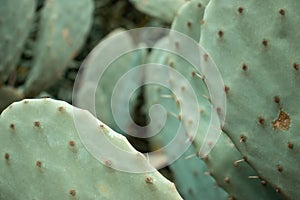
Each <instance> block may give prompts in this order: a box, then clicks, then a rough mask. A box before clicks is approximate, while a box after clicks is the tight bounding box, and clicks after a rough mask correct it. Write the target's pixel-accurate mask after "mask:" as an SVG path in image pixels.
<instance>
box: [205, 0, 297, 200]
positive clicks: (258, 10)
mask: <svg viewBox="0 0 300 200" xmlns="http://www.w3.org/2000/svg"><path fill="white" fill-rule="evenodd" d="M299 7H300V2H299V1H297V0H289V1H271V0H267V1H255V0H250V1H247V2H246V1H242V0H239V1H226V2H225V1H217V0H212V1H211V2H210V4H209V5H208V7H207V9H206V11H205V17H204V24H203V25H202V33H201V41H200V44H201V45H202V46H203V47H204V48H205V49H206V50H207V51H208V52H209V53H210V54H211V56H212V58H213V59H214V61H215V62H216V64H217V66H218V68H219V70H220V72H221V74H222V76H223V79H224V82H225V85H226V91H227V101H228V105H227V109H228V112H227V116H226V121H225V125H224V128H223V130H224V132H225V133H226V134H228V135H229V137H230V138H231V139H232V140H233V142H234V144H235V145H236V146H237V148H238V149H239V150H240V152H241V153H242V155H243V156H245V157H246V158H247V162H249V163H250V165H252V166H253V167H254V169H255V170H256V171H257V172H258V175H259V176H260V177H261V178H263V179H265V180H267V181H269V182H270V183H271V184H272V185H273V186H274V187H275V188H276V190H277V191H278V192H280V193H282V194H284V195H285V196H286V197H287V198H289V199H298V198H299V196H300V179H299V178H298V176H297V174H298V173H299V172H298V169H299V168H300V162H299V155H298V153H297V152H298V151H299V146H300V140H299V137H298V132H299V128H300V127H299V126H300V118H299V115H300V112H299V110H300V104H299V100H300V93H299V88H298V86H299V85H300V73H299V63H300V57H299V50H300V32H299V25H298V24H299V21H300V15H299V12H298V8H299Z"/></svg>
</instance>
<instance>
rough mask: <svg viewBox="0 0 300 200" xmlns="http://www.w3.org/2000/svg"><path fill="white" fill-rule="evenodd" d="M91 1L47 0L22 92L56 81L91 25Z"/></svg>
mask: <svg viewBox="0 0 300 200" xmlns="http://www.w3.org/2000/svg"><path fill="white" fill-rule="evenodd" d="M92 13H93V2H92V0H74V1H69V0H47V1H46V2H45V7H44V8H43V10H42V13H41V19H40V22H39V23H40V24H39V33H38V39H37V42H36V47H35V50H34V55H35V60H34V63H33V68H32V71H31V72H30V74H29V75H28V78H27V81H26V84H25V88H24V94H25V96H27V97H33V96H35V95H38V94H39V93H40V92H41V91H43V90H44V89H46V88H47V87H49V86H51V85H53V84H54V83H55V81H56V80H58V79H59V78H60V77H61V75H62V73H63V72H64V70H65V68H66V67H67V64H68V62H69V61H70V60H71V59H72V58H74V56H76V54H77V51H78V50H79V48H80V47H81V45H82V44H83V43H84V41H85V38H86V35H87V32H88V30H89V28H90V26H91V22H92Z"/></svg>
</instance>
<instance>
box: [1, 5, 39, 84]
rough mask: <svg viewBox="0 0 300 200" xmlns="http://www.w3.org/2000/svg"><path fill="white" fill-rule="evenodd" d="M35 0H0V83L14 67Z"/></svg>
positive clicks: (25, 36) (29, 23)
mask: <svg viewBox="0 0 300 200" xmlns="http://www.w3.org/2000/svg"><path fill="white" fill-rule="evenodd" d="M34 9H35V0H22V1H12V0H0V26H1V28H0V52H1V54H0V83H2V82H4V81H6V80H7V78H8V76H9V74H10V73H11V72H12V71H13V70H14V69H15V68H16V64H17V62H18V60H19V57H20V56H21V53H22V50H23V45H24V43H25V41H26V38H27V36H28V34H29V32H30V27H31V25H32V22H33V16H34Z"/></svg>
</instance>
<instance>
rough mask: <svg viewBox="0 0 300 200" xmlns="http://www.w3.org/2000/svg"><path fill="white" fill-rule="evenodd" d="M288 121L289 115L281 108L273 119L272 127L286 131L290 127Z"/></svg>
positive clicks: (289, 119)
mask: <svg viewBox="0 0 300 200" xmlns="http://www.w3.org/2000/svg"><path fill="white" fill-rule="evenodd" d="M290 123H291V118H290V116H289V115H288V114H287V113H286V112H284V111H282V110H281V111H280V113H279V116H278V118H277V119H276V120H275V121H273V128H274V129H275V130H283V131H287V130H289V128H290Z"/></svg>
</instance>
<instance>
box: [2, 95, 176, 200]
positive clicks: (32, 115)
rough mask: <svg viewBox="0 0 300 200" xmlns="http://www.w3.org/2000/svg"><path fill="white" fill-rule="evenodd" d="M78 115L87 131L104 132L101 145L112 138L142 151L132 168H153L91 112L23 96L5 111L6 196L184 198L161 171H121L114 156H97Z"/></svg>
mask: <svg viewBox="0 0 300 200" xmlns="http://www.w3.org/2000/svg"><path fill="white" fill-rule="evenodd" d="M75 116H76V117H79V118H80V122H81V123H82V124H81V125H85V126H86V131H87V132H86V133H94V132H97V133H95V134H97V135H99V137H102V140H99V145H98V146H97V147H98V148H102V150H104V151H106V150H105V149H103V148H104V147H103V146H102V145H103V142H104V140H107V139H108V140H109V141H110V142H111V143H112V144H113V145H117V146H118V147H119V148H120V149H122V150H124V151H127V152H130V153H132V154H133V155H136V156H137V159H136V161H137V162H136V163H127V165H128V166H129V167H130V166H133V165H134V166H135V167H138V166H141V167H143V166H146V167H147V166H148V167H150V168H151V166H149V162H148V161H147V159H146V158H145V157H144V156H141V154H140V153H139V152H137V151H136V150H135V149H134V148H133V147H132V146H131V145H130V144H129V143H128V141H127V140H126V139H125V137H123V136H121V135H119V134H117V133H115V132H114V131H112V130H111V129H110V128H108V127H106V125H104V124H102V122H100V121H98V120H97V119H96V118H94V117H93V116H92V115H91V114H89V113H88V112H87V111H84V110H80V109H78V108H75V107H73V106H71V105H69V104H67V103H65V102H62V101H57V100H51V99H36V100H23V101H21V102H18V103H14V104H12V105H10V106H9V107H8V108H7V109H6V110H5V111H4V112H3V113H2V114H1V116H0V133H1V134H0V146H1V155H2V157H1V161H0V199H1V200H2V199H3V200H6V199H11V200H18V199H36V200H38V199H47V200H52V199H55V200H56V199H61V200H65V199H95V200H96V199H170V200H173V199H181V197H180V196H179V194H178V193H177V192H176V189H175V186H174V184H172V183H171V182H169V181H168V180H167V179H165V178H164V177H163V176H162V175H160V174H159V173H158V172H157V171H153V172H146V173H128V172H121V171H118V170H115V168H114V167H115V166H116V162H115V161H114V158H113V157H114V155H111V156H109V157H106V158H103V159H104V160H103V161H105V162H104V163H101V162H99V161H98V160H96V159H95V157H93V156H92V155H91V154H90V153H89V152H88V151H87V150H86V147H85V146H84V145H83V143H82V140H80V138H79V135H78V132H77V131H78V129H76V127H77V125H78V124H77V125H76V124H75V122H74V117H75ZM80 135H81V137H82V136H83V135H84V133H80ZM101 135H102V136H101ZM99 137H98V138H99ZM95 142H96V141H95ZM124 159H125V160H126V157H124Z"/></svg>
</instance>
